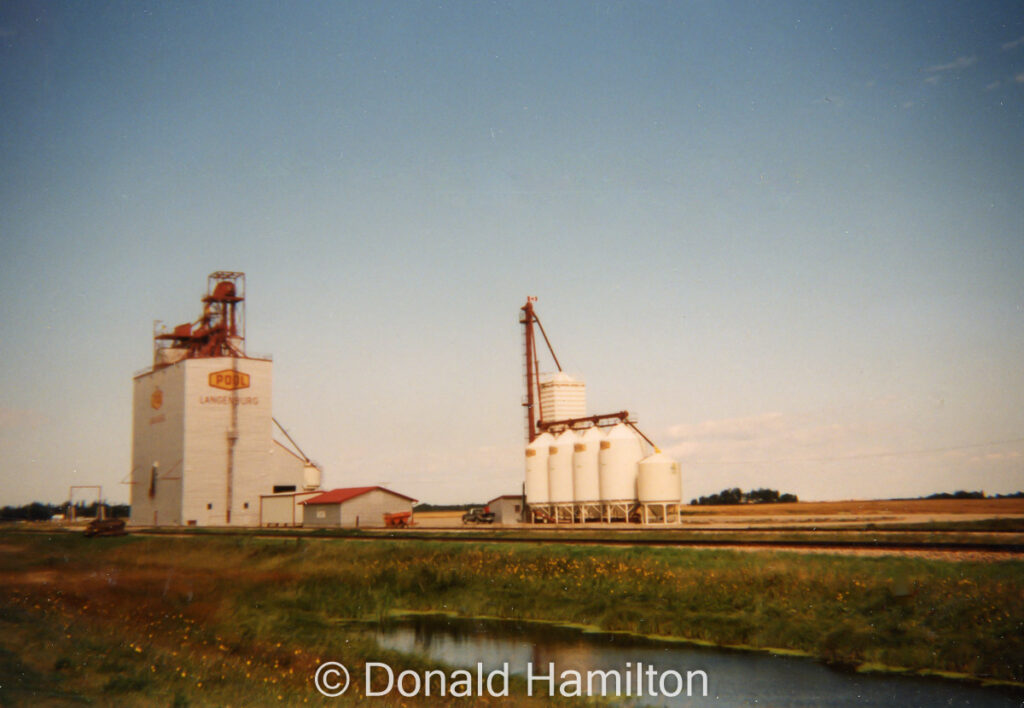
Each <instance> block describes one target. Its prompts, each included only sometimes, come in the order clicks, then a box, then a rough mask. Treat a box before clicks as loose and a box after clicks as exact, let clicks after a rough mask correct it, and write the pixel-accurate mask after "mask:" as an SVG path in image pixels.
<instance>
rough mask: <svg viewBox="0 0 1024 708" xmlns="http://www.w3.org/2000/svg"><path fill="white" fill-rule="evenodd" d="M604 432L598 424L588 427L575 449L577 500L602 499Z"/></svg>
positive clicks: (573, 466) (575, 489)
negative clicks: (601, 455) (602, 443)
mask: <svg viewBox="0 0 1024 708" xmlns="http://www.w3.org/2000/svg"><path fill="white" fill-rule="evenodd" d="M602 440H604V433H603V432H602V431H601V429H600V428H598V427H597V426H596V425H595V426H593V427H591V428H588V429H587V431H586V432H584V433H583V435H581V436H580V438H579V440H577V441H576V445H575V447H574V449H573V456H572V481H573V497H574V498H575V500H576V501H577V502H596V501H599V500H600V499H601V482H600V476H599V474H598V473H599V467H598V457H599V455H600V452H601V441H602Z"/></svg>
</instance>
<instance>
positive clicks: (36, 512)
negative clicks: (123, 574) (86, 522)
mask: <svg viewBox="0 0 1024 708" xmlns="http://www.w3.org/2000/svg"><path fill="white" fill-rule="evenodd" d="M98 506H99V503H98V502H92V503H91V504H85V503H78V504H75V516H76V517H79V518H89V517H95V516H96V515H97V510H98V509H97V507H98ZM104 506H106V516H107V517H108V518H118V519H127V518H128V515H129V513H130V512H131V507H130V506H129V505H128V504H105V505H104ZM61 514H63V515H64V517H65V518H69V517H70V516H71V505H70V504H68V503H67V502H64V503H63V504H43V503H40V502H32V503H31V504H25V505H23V506H5V507H3V508H2V509H0V521H48V520H49V519H52V518H53V517H54V516H59V515H61Z"/></svg>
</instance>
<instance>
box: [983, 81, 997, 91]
mask: <svg viewBox="0 0 1024 708" xmlns="http://www.w3.org/2000/svg"><path fill="white" fill-rule="evenodd" d="M999 84H1000V82H999V81H993V82H992V83H990V84H989V85H988V86H986V87H985V90H986V91H992V90H994V89H997V88H999Z"/></svg>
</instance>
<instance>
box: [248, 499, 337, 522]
mask: <svg viewBox="0 0 1024 708" xmlns="http://www.w3.org/2000/svg"><path fill="white" fill-rule="evenodd" d="M322 493H323V492H319V491H317V492H286V493H284V494H261V495H260V526H302V502H304V501H306V500H307V499H312V498H313V497H317V496H320V495H321V494H322Z"/></svg>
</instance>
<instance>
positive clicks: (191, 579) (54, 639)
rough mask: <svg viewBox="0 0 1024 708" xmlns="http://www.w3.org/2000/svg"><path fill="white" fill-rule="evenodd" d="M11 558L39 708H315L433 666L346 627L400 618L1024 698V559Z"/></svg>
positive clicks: (16, 612)
mask: <svg viewBox="0 0 1024 708" xmlns="http://www.w3.org/2000/svg"><path fill="white" fill-rule="evenodd" d="M0 546H2V547H3V549H4V550H3V551H2V552H0V571H2V577H3V580H2V584H0V679H5V678H6V679H9V678H11V677H21V678H19V679H17V680H18V681H21V684H19V686H20V688H19V687H16V688H15V690H16V691H22V692H23V694H24V695H27V694H26V693H25V692H28V693H32V692H34V691H35V692H42V691H50V692H54V691H55V692H57V695H58V696H84V697H87V698H90V700H95V701H98V702H100V703H109V702H111V701H115V700H116V702H118V703H119V704H125V705H132V704H139V705H145V704H152V703H160V704H163V705H169V704H171V703H173V702H175V701H177V702H178V703H182V702H183V701H184V702H191V703H192V704H197V705H207V704H212V705H228V704H234V705H243V704H248V705H263V704H266V703H282V704H288V705H290V704H295V705H301V704H303V702H304V701H305V700H307V699H308V700H312V699H313V698H315V697H316V694H314V693H313V691H312V687H311V685H310V684H309V676H310V675H311V674H312V671H313V669H314V668H315V666H316V665H317V664H318V663H319V661H320V659H321V658H323V659H326V658H330V659H335V660H339V661H342V662H344V663H346V664H347V665H349V666H350V667H357V670H358V667H360V666H361V665H362V663H363V662H364V661H366V660H367V659H374V660H387V661H389V663H392V664H393V665H394V666H396V667H400V666H409V667H415V666H418V664H417V662H419V661H420V660H419V659H416V658H414V657H413V658H409V657H404V658H403V657H398V656H387V652H382V651H381V650H379V649H377V648H376V647H375V646H374V645H373V644H372V643H370V642H369V641H368V640H367V639H365V638H364V637H363V635H361V634H360V633H359V632H358V631H356V630H354V629H351V628H346V626H345V624H344V623H343V622H341V620H347V619H369V620H374V619H380V618H383V617H386V616H388V615H389V614H391V613H395V612H400V611H422V612H433V611H442V612H453V613H456V614H460V615H465V616H489V617H501V618H509V619H524V620H537V621H549V622H559V623H566V624H574V625H581V626H587V627H593V628H597V629H602V630H608V631H628V632H634V633H639V634H645V635H651V636H664V637H672V638H676V639H683V640H692V641H698V642H706V643H712V644H716V645H722V646H742V647H750V648H759V649H769V648H771V649H782V650H790V651H798V652H803V653H807V654H809V655H812V656H816V657H819V658H822V659H824V660H827V661H831V662H835V663H838V664H844V665H872V666H878V665H883V666H889V667H903V668H906V669H909V670H913V671H930V672H944V673H953V674H961V675H968V676H973V677H978V678H991V679H999V680H1008V681H1018V682H1021V681H1024V667H1022V661H1024V659H1022V658H1024V631H1022V630H1024V614H1022V613H1024V608H1022V607H1021V602H1020V598H1021V597H1022V596H1024V563H1021V562H1020V561H1006V562H991V563H980V562H948V561H934V560H926V559H922V558H912V557H897V556H878V557H858V556H846V555H843V556H839V555H826V554H795V553H785V552H762V553H744V552H733V551H726V550H693V549H674V548H661V547H657V548H649V547H647V548H641V547H625V548H611V547H602V546H571V545H545V546H538V545H530V544H497V543H495V544H489V543H486V542H481V543H438V542H421V541H401V542H398V541H388V540H383V539H382V540H376V541H373V542H367V541H365V540H345V539H309V538H304V539H291V538H289V539H259V538H246V537H217V536H215V535H207V536H201V537H192V538H170V537H148V538H145V537H124V538H111V539H94V540H92V541H88V540H85V539H82V538H80V537H78V536H75V535H71V534H52V535H48V536H47V535H28V534H2V535H0ZM384 656H387V658H381V657H384ZM97 657H104V658H102V659H97ZM200 684H201V685H200ZM0 685H4V686H14V685H15V684H14V683H9V682H8V681H6V680H4V681H3V683H2V684H0ZM23 694H18V695H23ZM32 695H36V694H34V693H32ZM47 695H49V694H47ZM279 696H280V698H278V697H279ZM357 698H358V696H350V697H349V699H350V700H356V699H357ZM339 705H344V703H339Z"/></svg>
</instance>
